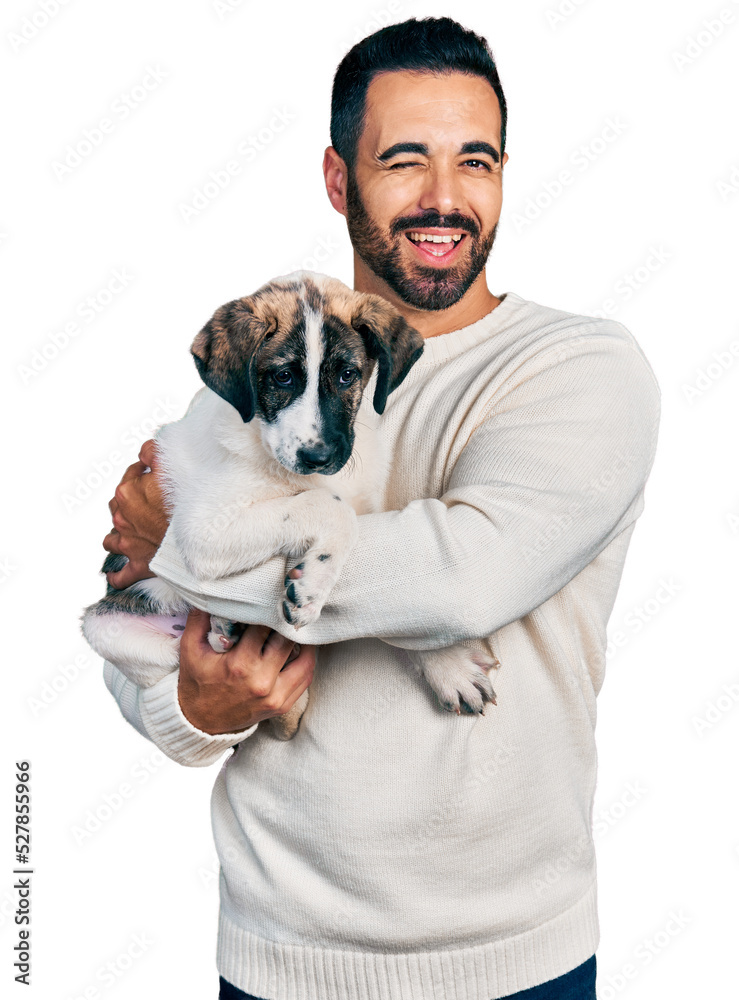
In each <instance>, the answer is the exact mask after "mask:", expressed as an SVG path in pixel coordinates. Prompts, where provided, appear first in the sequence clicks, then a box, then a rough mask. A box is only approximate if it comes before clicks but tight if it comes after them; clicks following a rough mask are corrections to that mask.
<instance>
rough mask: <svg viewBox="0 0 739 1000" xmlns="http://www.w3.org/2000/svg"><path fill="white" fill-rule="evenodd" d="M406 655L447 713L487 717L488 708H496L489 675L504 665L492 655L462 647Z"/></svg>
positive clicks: (418, 651)
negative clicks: (491, 706)
mask: <svg viewBox="0 0 739 1000" xmlns="http://www.w3.org/2000/svg"><path fill="white" fill-rule="evenodd" d="M405 653H407V654H408V656H409V657H410V659H411V662H412V663H413V664H414V666H415V667H416V669H417V670H418V671H419V673H420V674H421V675H422V676H423V677H424V678H425V679H426V680H427V681H428V683H429V684H430V685H431V687H432V688H433V690H434V692H435V693H436V697H437V698H438V699H439V704H440V705H441V707H442V708H443V709H444V710H445V711H447V712H454V713H455V714H456V715H460V714H461V713H462V712H464V713H465V714H467V715H484V714H485V705H486V704H493V705H495V704H496V700H495V691H494V690H493V685H492V683H491V681H490V676H489V675H490V672H491V671H492V670H493V669H494V668H495V667H498V666H500V664H499V662H498V660H497V659H496V658H495V657H494V656H491V655H490V654H489V653H486V652H484V651H483V650H481V649H470V648H468V647H467V646H462V645H457V646H449V647H447V648H446V649H431V650H425V651H422V650H412V649H406V650H405Z"/></svg>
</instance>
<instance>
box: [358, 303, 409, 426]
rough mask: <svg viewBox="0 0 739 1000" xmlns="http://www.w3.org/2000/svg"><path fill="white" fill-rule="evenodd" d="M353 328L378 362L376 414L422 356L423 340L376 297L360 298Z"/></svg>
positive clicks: (383, 407) (396, 313)
mask: <svg viewBox="0 0 739 1000" xmlns="http://www.w3.org/2000/svg"><path fill="white" fill-rule="evenodd" d="M352 326H353V327H354V329H355V330H356V331H357V333H359V334H360V335H361V337H362V339H363V340H364V344H365V349H366V351H367V354H368V356H369V357H370V358H375V359H376V361H377V383H376V385H375V395H374V399H373V400H372V402H373V405H374V407H375V409H376V410H377V412H378V413H383V412H384V410H385V404H386V403H387V397H388V396H389V395H390V393H391V392H392V391H393V389H397V388H398V386H399V385H400V383H401V382H402V381H403V379H404V378H405V377H406V375H407V374H408V372H409V371H410V370H411V368H412V367H413V365H414V364H415V363H416V361H418V359H419V358H420V357H421V355H422V354H423V337H422V336H421V334H420V333H419V332H418V330H416V329H414V327H412V326H411V325H410V324H409V323H408V322H407V321H406V320H405V319H404V318H403V317H402V316H401V315H400V313H399V312H398V311H397V309H395V308H393V306H391V305H390V303H389V302H386V301H385V300H384V299H383V298H381V297H380V296H379V295H369V294H363V295H362V296H361V302H360V304H359V306H358V308H357V310H356V312H355V313H354V316H353V317H352Z"/></svg>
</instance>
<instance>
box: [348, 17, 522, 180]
mask: <svg viewBox="0 0 739 1000" xmlns="http://www.w3.org/2000/svg"><path fill="white" fill-rule="evenodd" d="M388 70H390V71H392V70H419V71H422V72H427V73H453V72H458V73H467V74H469V75H472V76H481V77H483V78H484V79H485V80H487V81H488V83H489V84H490V86H491V87H492V88H493V90H494V91H495V93H496V96H497V98H498V104H499V105H500V117H501V126H500V157H501V160H502V159H503V152H504V151H505V134H506V121H507V118H508V114H507V109H506V100H505V97H504V95H503V88H502V87H501V85H500V79H499V77H498V70H497V68H496V66H495V61H494V59H493V54H492V52H491V51H490V46H489V45H488V43H487V42H486V41H485V39H484V38H482V37H481V36H480V35H476V34H475V33H474V31H470V30H468V29H467V28H463V27H462V25H461V24H459V23H458V22H457V21H453V20H452V19H451V18H450V17H425V18H423V19H422V20H420V21H419V20H418V19H417V18H414V17H413V18H410V19H409V20H407V21H402V22H401V23H399V24H389V25H388V26H387V27H385V28H381V29H380V30H379V31H376V32H375V33H374V34H373V35H369V37H367V38H363V39H362V41H361V42H357V44H356V45H355V46H354V47H353V48H351V49H350V50H349V51H348V52H347V54H346V55H345V56H344V58H343V59H342V60H341V62H340V63H339V67H338V69H337V70H336V75H335V76H334V85H333V90H332V93H331V144H332V146H333V147H334V149H335V150H336V152H337V153H338V154H339V156H340V157H341V158H342V160H344V162H345V163H346V164H347V166H348V167H349V169H350V170H353V168H354V161H355V159H356V155H357V144H358V142H359V137H360V136H361V134H362V131H363V129H364V123H365V105H366V99H367V88H368V87H369V85H370V82H371V80H372V78H373V77H374V76H376V75H377V74H378V73H382V72H384V71H388Z"/></svg>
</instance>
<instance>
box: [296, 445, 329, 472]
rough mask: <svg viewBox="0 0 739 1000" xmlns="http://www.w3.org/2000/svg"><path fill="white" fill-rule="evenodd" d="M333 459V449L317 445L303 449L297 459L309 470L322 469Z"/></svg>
mask: <svg viewBox="0 0 739 1000" xmlns="http://www.w3.org/2000/svg"><path fill="white" fill-rule="evenodd" d="M331 458H332V449H331V448H330V447H329V446H328V445H327V444H316V445H312V446H311V447H310V448H301V449H300V450H299V451H298V454H297V459H298V461H299V462H300V464H301V465H303V466H304V467H305V468H307V469H322V468H323V466H324V465H328V464H329V462H330V461H331Z"/></svg>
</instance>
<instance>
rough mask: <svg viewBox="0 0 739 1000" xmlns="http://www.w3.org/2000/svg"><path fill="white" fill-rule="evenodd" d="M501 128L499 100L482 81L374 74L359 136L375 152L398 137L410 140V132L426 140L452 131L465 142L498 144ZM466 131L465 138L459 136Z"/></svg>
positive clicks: (406, 72) (401, 73)
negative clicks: (479, 140) (415, 131)
mask: <svg viewBox="0 0 739 1000" xmlns="http://www.w3.org/2000/svg"><path fill="white" fill-rule="evenodd" d="M500 126H501V117H500V107H499V105H498V98H497V96H496V94H495V91H494V90H493V88H492V87H491V85H490V84H489V83H488V81H487V80H486V79H485V78H484V77H480V76H472V75H471V74H467V73H458V72H452V73H443V74H441V73H429V72H415V71H409V70H394V71H389V72H383V73H378V74H377V76H375V77H373V79H372V80H371V82H370V85H369V88H368V90H367V100H366V106H365V128H364V131H363V135H362V138H363V139H364V140H365V142H367V141H369V143H370V145H371V146H373V147H375V150H374V151H376V152H378V151H379V150H380V148H382V149H384V148H386V147H388V146H390V145H392V144H393V142H395V141H397V140H398V138H403V139H409V138H411V136H410V135H409V134H408V130H409V129H413V128H416V129H421V130H423V131H424V132H425V133H427V135H428V136H429V137H431V136H433V135H434V133H438V134H439V135H440V136H442V135H443V134H444V133H450V132H454V133H455V137H457V138H459V139H460V140H461V141H464V139H470V138H482V137H484V138H488V139H490V138H492V139H494V140H499V138H500ZM465 129H467V130H470V135H469V136H464V135H463V133H464V131H465ZM401 133H402V135H401ZM472 133H474V135H473V134H472ZM483 133H484V136H483ZM495 145H496V147H497V146H498V145H499V142H497V141H496V142H495Z"/></svg>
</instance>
